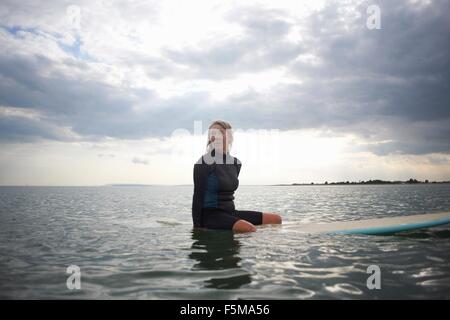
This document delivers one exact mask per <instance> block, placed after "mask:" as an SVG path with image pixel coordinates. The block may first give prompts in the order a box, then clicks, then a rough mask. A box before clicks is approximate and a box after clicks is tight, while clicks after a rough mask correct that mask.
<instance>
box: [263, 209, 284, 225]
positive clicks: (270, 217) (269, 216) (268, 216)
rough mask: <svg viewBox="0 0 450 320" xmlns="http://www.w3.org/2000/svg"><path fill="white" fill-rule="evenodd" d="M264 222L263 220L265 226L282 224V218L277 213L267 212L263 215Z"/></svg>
mask: <svg viewBox="0 0 450 320" xmlns="http://www.w3.org/2000/svg"><path fill="white" fill-rule="evenodd" d="M262 220H263V221H262V223H263V224H281V223H282V219H281V216H280V215H279V214H276V213H269V212H265V213H263V219H262Z"/></svg>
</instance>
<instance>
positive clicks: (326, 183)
mask: <svg viewBox="0 0 450 320" xmlns="http://www.w3.org/2000/svg"><path fill="white" fill-rule="evenodd" d="M416 183H450V181H431V182H430V181H429V180H428V179H426V180H424V181H420V180H417V179H413V178H410V179H409V180H405V181H401V180H395V181H389V180H380V179H374V180H367V181H364V180H359V181H337V182H328V181H325V182H324V183H314V182H311V183H292V184H290V185H293V186H304V185H347V184H416ZM280 185H285V184H280Z"/></svg>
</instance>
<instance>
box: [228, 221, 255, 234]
mask: <svg viewBox="0 0 450 320" xmlns="http://www.w3.org/2000/svg"><path fill="white" fill-rule="evenodd" d="M233 231H234V232H255V231H256V227H255V226H254V225H253V224H251V223H250V222H248V221H245V220H242V219H241V220H238V221H236V222H235V223H234V224H233Z"/></svg>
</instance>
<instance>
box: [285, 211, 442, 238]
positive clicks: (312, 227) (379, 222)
mask: <svg viewBox="0 0 450 320" xmlns="http://www.w3.org/2000/svg"><path fill="white" fill-rule="evenodd" d="M447 223H450V212H440V213H429V214H418V215H409V216H401V217H389V218H379V219H369V220H355V221H339V222H329V223H297V224H286V225H284V227H285V228H288V229H295V230H296V231H299V232H302V233H325V234H367V235H381V234H393V233H397V232H404V231H410V230H416V229H422V228H430V227H435V226H440V225H444V224H447Z"/></svg>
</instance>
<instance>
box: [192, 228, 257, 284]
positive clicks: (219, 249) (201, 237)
mask: <svg viewBox="0 0 450 320" xmlns="http://www.w3.org/2000/svg"><path fill="white" fill-rule="evenodd" d="M192 240H193V243H192V252H191V254H190V255H189V258H191V259H192V260H195V261H196V262H197V263H196V264H195V265H194V266H193V268H192V269H193V270H227V269H233V272H232V273H231V272H230V273H228V274H227V273H225V274H224V276H223V277H216V278H211V279H209V280H207V281H205V287H206V288H216V289H237V288H240V287H241V286H242V285H244V284H247V283H250V282H251V276H250V274H249V273H248V272H246V271H245V270H244V269H242V268H241V266H240V262H241V258H240V257H239V248H240V247H241V244H240V242H239V240H236V239H235V238H234V234H233V232H230V231H211V230H198V229H194V230H193V231H192ZM236 271H239V272H236ZM229 274H232V275H231V276H228V275H229Z"/></svg>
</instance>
